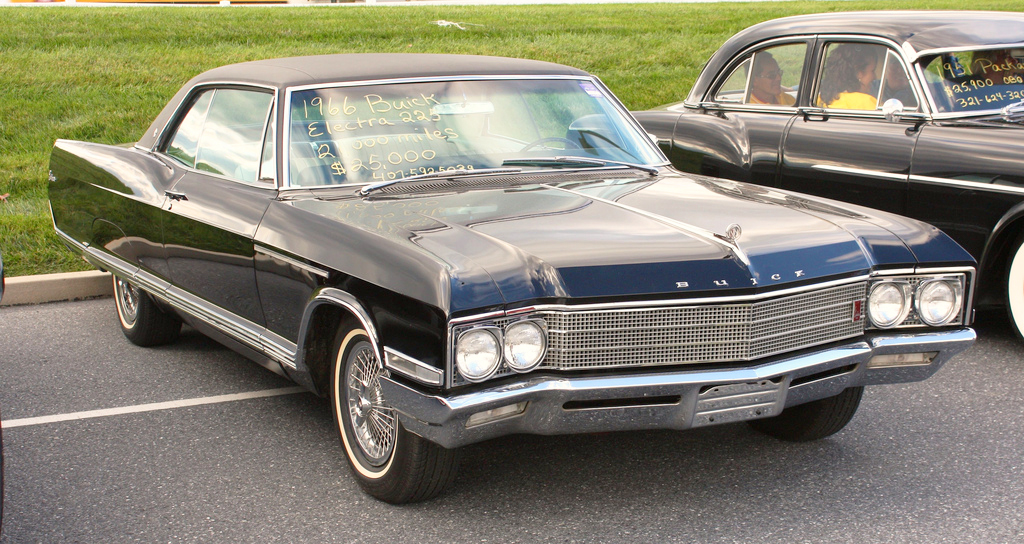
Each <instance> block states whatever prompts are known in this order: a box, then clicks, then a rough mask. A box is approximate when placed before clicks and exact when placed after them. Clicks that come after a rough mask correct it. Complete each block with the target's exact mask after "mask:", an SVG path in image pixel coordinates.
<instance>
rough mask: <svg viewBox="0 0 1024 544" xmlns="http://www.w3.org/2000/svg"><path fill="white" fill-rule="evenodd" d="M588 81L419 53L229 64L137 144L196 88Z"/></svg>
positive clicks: (201, 79) (178, 98) (516, 62)
mask: <svg viewBox="0 0 1024 544" xmlns="http://www.w3.org/2000/svg"><path fill="white" fill-rule="evenodd" d="M502 75H511V76H558V75H566V76H589V74H588V73H587V72H584V71H583V70H579V69H576V68H571V67H569V66H563V65H561V64H554V63H550V62H542V61H537V60H525V59H512V58H506V57H485V56H474V55H430V54H417V53H354V54H341V55H317V56H310V57H288V58H280V59H267V60H256V61H251V62H242V63H239V64H229V65H227V66H221V67H219V68H214V69H212V70H208V71H206V72H203V73H201V74H199V75H198V76H196V77H194V78H192V79H191V80H190V81H189V82H188V83H186V84H185V85H184V86H183V87H182V88H181V90H179V91H178V93H177V94H176V95H175V96H174V98H172V99H171V100H170V101H169V102H168V103H167V106H165V107H164V109H163V111H162V112H160V115H158V116H157V118H156V119H155V120H154V121H153V124H151V125H150V127H149V129H148V130H147V131H146V133H145V134H143V135H142V138H140V139H139V141H138V142H137V143H136V145H137V146H139V147H142V148H144V149H152V148H153V147H155V146H156V145H157V138H158V136H159V134H160V131H161V130H163V128H164V126H165V125H166V124H167V123H168V121H170V119H171V116H172V115H174V112H175V111H176V109H177V108H178V105H179V104H181V102H182V101H184V100H185V99H186V97H187V96H188V93H189V91H191V90H192V89H193V88H195V87H196V86H198V85H204V84H213V83H238V84H246V85H260V86H264V87H272V88H276V89H278V90H280V91H284V90H286V89H288V88H289V87H300V86H305V85H325V84H330V83H352V82H359V81H374V80H387V79H406V78H413V79H415V78H435V77H460V76H466V77H473V76H502Z"/></svg>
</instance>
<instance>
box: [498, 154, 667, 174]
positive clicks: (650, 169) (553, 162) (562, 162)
mask: <svg viewBox="0 0 1024 544" xmlns="http://www.w3.org/2000/svg"><path fill="white" fill-rule="evenodd" d="M501 165H502V166H551V167H558V166H624V167H626V168H634V169H636V170H640V171H642V172H647V173H648V174H650V175H652V176H656V175H658V172H659V170H658V167H657V166H648V165H646V164H637V163H634V162H625V161H612V160H608V159H595V158H591V157H536V158H522V159H506V160H504V161H502V163H501Z"/></svg>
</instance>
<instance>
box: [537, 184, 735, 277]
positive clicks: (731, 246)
mask: <svg viewBox="0 0 1024 544" xmlns="http://www.w3.org/2000/svg"><path fill="white" fill-rule="evenodd" d="M541 186H543V187H547V188H548V189H553V190H556V191H562V192H565V193H569V194H571V195H575V196H578V197H580V198H587V199H590V200H595V201H597V202H602V203H604V204H608V205H610V206H615V207H617V208H620V209H623V210H626V211H630V212H633V213H635V214H638V215H641V216H643V217H647V218H648V219H652V220H654V221H657V222H659V223H662V224H664V225H668V226H670V227H673V228H676V229H679V230H681V231H683V232H686V233H689V234H692V235H693V236H696V237H698V238H701V239H702V240H704V241H706V242H711V243H712V244H714V245H716V246H719V247H722V248H725V249H726V250H727V251H729V252H730V253H732V254H733V255H734V256H735V257H736V258H737V259H739V260H740V261H741V262H742V263H743V264H745V265H747V266H750V257H748V256H747V254H746V253H744V251H743V250H742V249H740V246H738V245H736V244H735V243H734V242H729V241H726V240H724V239H722V238H720V237H718V236H715V233H713V232H711V231H709V230H705V229H702V228H700V227H698V226H695V225H688V224H686V223H683V222H682V221H676V220H675V219H669V218H668V217H665V216H662V215H658V214H654V213H651V212H648V211H645V210H641V209H639V208H634V207H633V206H627V205H625V204H623V203H621V202H615V201H614V200H608V199H606V198H601V197H598V196H594V195H588V194H586V193H582V192H579V191H574V190H572V189H566V188H564V187H557V186H554V185H548V184H541Z"/></svg>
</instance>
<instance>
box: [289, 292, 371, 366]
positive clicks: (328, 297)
mask: <svg viewBox="0 0 1024 544" xmlns="http://www.w3.org/2000/svg"><path fill="white" fill-rule="evenodd" d="M325 304H328V305H332V306H339V307H341V308H343V309H345V310H347V311H348V312H349V313H350V314H352V316H353V317H355V318H356V319H357V320H358V321H359V324H360V325H361V326H362V327H363V330H364V331H366V334H367V336H369V337H370V344H371V345H372V346H373V351H374V353H376V354H377V357H379V358H380V360H381V361H383V360H384V356H383V350H382V349H381V347H380V342H379V340H378V336H377V328H376V327H374V326H373V320H372V319H371V318H370V314H369V312H367V311H366V310H365V309H364V308H363V306H362V304H360V303H359V300H358V299H356V297H354V296H352V295H350V294H349V293H346V292H345V291H342V290H341V289H336V288H334V287H325V288H323V289H321V290H320V291H318V292H317V293H316V295H314V296H313V299H312V300H311V301H310V302H309V304H307V305H306V310H305V312H304V313H303V314H302V324H301V325H299V342H300V343H302V342H304V341H305V338H306V331H308V330H309V323H310V322H311V321H312V319H313V313H314V312H315V311H316V309H317V308H319V307H320V306H323V305H325ZM302 347H303V346H302V345H301V344H300V346H299V350H300V353H301V352H302ZM299 362H300V363H301V360H300V361H299Z"/></svg>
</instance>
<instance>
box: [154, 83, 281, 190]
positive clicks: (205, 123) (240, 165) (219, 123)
mask: <svg viewBox="0 0 1024 544" xmlns="http://www.w3.org/2000/svg"><path fill="white" fill-rule="evenodd" d="M272 102H273V95H272V94H270V93H266V92H256V91H246V90H241V89H216V90H211V91H206V92H204V93H203V94H202V95H200V97H199V98H198V99H197V100H196V101H195V102H194V103H193V105H192V107H191V108H190V109H189V112H188V113H187V114H186V115H185V117H184V118H183V119H182V121H181V124H180V125H178V128H177V130H176V131H175V134H174V136H173V137H172V138H171V141H170V143H169V144H168V146H167V154H168V155H170V156H172V157H174V158H176V159H178V160H179V161H181V162H182V163H183V164H185V165H186V166H190V167H192V168H195V169H197V170H202V171H204V172H210V173H213V174H218V175H222V176H226V177H229V178H232V179H237V180H241V181H248V182H255V181H256V180H257V175H260V172H261V167H262V169H264V170H267V171H268V173H269V175H267V174H262V175H263V176H264V177H270V178H273V177H275V176H274V175H273V173H272V172H273V167H272V166H267V165H266V160H265V159H266V158H265V155H267V154H270V155H272V154H273V147H274V146H273V130H271V129H269V128H268V120H269V118H270V117H269V116H270V106H271V104H272ZM268 149H269V151H268ZM269 160H270V161H273V158H272V156H271V157H269Z"/></svg>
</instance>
